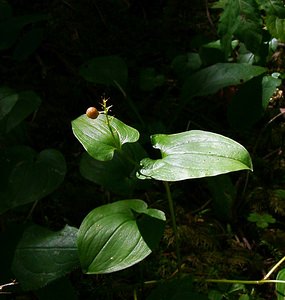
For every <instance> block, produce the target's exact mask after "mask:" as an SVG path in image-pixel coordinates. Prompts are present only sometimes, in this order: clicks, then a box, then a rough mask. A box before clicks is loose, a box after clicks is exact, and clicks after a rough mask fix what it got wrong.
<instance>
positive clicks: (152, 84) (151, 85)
mask: <svg viewBox="0 0 285 300" xmlns="http://www.w3.org/2000/svg"><path fill="white" fill-rule="evenodd" d="M164 83H165V77H164V75H161V74H157V73H156V71H155V69H154V68H145V69H143V70H141V72H140V88H141V90H143V91H152V90H154V89H155V88H156V87H159V86H162V85H163V84H164Z"/></svg>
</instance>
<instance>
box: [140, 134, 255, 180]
mask: <svg viewBox="0 0 285 300" xmlns="http://www.w3.org/2000/svg"><path fill="white" fill-rule="evenodd" d="M152 144H153V147H154V148H156V149H160V151H161V153H162V158H161V159H157V160H152V159H149V158H145V159H143V160H142V161H141V166H142V168H141V169H140V171H139V174H138V177H139V178H141V179H146V178H153V179H157V180H164V181H179V180H185V179H191V178H201V177H207V176H215V175H219V174H224V173H229V172H233V171H239V170H252V162H251V159H250V156H249V154H248V152H247V150H246V149H245V148H244V147H243V146H242V145H240V144H239V143H237V142H235V141H233V140H231V139H229V138H227V137H224V136H222V135H219V134H215V133H211V132H206V131H200V130H192V131H187V132H182V133H178V134H172V135H164V134H159V135H154V136H152Z"/></svg>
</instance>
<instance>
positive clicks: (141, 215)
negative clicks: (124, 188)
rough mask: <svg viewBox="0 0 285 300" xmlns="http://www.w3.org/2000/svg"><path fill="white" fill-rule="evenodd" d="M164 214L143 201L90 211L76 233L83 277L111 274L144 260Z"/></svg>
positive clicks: (156, 240)
mask: <svg viewBox="0 0 285 300" xmlns="http://www.w3.org/2000/svg"><path fill="white" fill-rule="evenodd" d="M164 221H165V216H164V213H163V212H161V211H159V210H156V209H150V208H147V204H146V203H145V202H143V201H142V200H134V199H132V200H121V201H117V202H115V203H112V204H107V205H103V206H100V207H97V208H95V209H94V210H92V211H91V212H90V213H89V214H88V215H87V216H86V218H85V219H84V220H83V222H82V224H81V226H80V228H79V232H78V240H77V245H78V251H79V258H80V262H81V266H82V269H83V272H84V273H88V274H99V273H111V272H115V271H119V270H122V269H125V268H128V267H130V266H132V265H134V264H136V263H138V262H140V261H141V260H143V259H144V258H145V257H147V256H148V255H149V254H150V253H151V251H152V249H153V247H155V246H156V244H158V242H159V239H160V238H161V235H162V233H163V230H164Z"/></svg>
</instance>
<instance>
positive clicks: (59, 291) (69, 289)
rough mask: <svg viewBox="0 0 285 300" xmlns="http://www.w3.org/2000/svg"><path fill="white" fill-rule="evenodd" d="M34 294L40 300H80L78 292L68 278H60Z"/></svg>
mask: <svg viewBox="0 0 285 300" xmlns="http://www.w3.org/2000/svg"><path fill="white" fill-rule="evenodd" d="M33 293H34V294H35V295H36V296H37V299H38V300H50V299H52V300H63V299H68V300H78V290H77V288H76V287H75V286H74V284H72V283H71V280H70V279H69V278H68V277H63V278H59V279H57V280H55V281H53V282H51V283H49V284H48V286H45V287H43V288H41V289H39V290H36V291H33Z"/></svg>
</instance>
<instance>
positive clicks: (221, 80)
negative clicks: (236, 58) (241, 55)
mask: <svg viewBox="0 0 285 300" xmlns="http://www.w3.org/2000/svg"><path fill="white" fill-rule="evenodd" d="M266 71H267V69H266V68H263V67H259V66H252V65H249V64H235V63H218V64H215V65H212V66H210V67H207V68H205V69H202V70H200V71H198V72H196V73H195V74H193V75H191V76H190V77H188V78H187V79H186V81H185V83H184V85H183V87H182V97H183V99H184V100H185V101H189V100H190V99H191V98H193V97H196V96H205V95H210V94H215V93H216V92H218V91H219V90H220V89H222V88H224V87H227V86H230V85H239V84H241V83H243V82H246V81H248V80H250V79H252V78H253V77H256V76H258V75H261V74H263V73H265V72H266Z"/></svg>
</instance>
